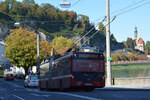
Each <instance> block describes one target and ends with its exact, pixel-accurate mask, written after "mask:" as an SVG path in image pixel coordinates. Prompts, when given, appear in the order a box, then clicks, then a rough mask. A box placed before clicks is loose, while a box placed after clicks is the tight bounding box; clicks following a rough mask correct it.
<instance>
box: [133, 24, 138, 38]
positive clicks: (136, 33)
mask: <svg viewBox="0 0 150 100" xmlns="http://www.w3.org/2000/svg"><path fill="white" fill-rule="evenodd" d="M137 37H138V31H137V27H136V26H135V30H134V39H135V40H137Z"/></svg>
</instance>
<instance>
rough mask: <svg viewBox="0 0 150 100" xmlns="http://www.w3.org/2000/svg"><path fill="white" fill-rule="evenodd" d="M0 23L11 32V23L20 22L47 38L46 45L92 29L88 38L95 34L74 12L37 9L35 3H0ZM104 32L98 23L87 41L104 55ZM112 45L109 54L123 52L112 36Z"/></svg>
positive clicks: (47, 6)
mask: <svg viewBox="0 0 150 100" xmlns="http://www.w3.org/2000/svg"><path fill="white" fill-rule="evenodd" d="M0 22H1V23H2V24H3V26H5V27H6V26H7V27H8V28H14V23H15V22H20V23H21V26H22V27H26V28H27V27H28V26H29V27H32V28H33V29H35V30H38V31H40V32H43V33H44V34H46V36H47V40H48V41H52V39H54V38H55V37H57V36H63V37H67V38H70V39H72V38H73V37H75V36H78V37H82V36H83V35H84V34H86V33H87V32H89V31H90V30H91V29H92V28H93V30H92V31H91V32H90V33H89V34H88V36H87V37H90V36H91V35H92V34H94V32H96V31H97V29H96V28H94V27H95V26H94V25H93V24H92V23H90V21H89V17H88V16H86V15H82V14H77V13H76V12H73V11H61V10H60V9H58V8H56V7H54V6H53V5H51V4H47V3H46V4H41V5H38V4H36V3H35V2H34V0H23V1H22V2H19V1H16V0H5V1H2V2H1V3H0ZM105 32H106V31H105V27H104V25H103V24H102V23H100V25H99V31H98V33H97V34H96V35H95V36H93V37H92V38H91V39H90V42H89V45H90V46H96V47H98V48H100V49H101V51H105V48H106V43H105V42H106V41H105ZM8 33H9V32H8ZM111 45H112V46H111V49H112V50H115V49H119V48H123V44H121V43H118V42H117V41H116V39H115V37H114V36H113V34H112V35H111Z"/></svg>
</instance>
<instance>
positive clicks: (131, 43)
mask: <svg viewBox="0 0 150 100" xmlns="http://www.w3.org/2000/svg"><path fill="white" fill-rule="evenodd" d="M125 47H126V49H127V50H134V47H135V43H134V40H132V38H128V39H127V41H126V43H125Z"/></svg>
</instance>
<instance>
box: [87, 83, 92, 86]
mask: <svg viewBox="0 0 150 100" xmlns="http://www.w3.org/2000/svg"><path fill="white" fill-rule="evenodd" d="M92 85H93V84H91V83H85V86H92Z"/></svg>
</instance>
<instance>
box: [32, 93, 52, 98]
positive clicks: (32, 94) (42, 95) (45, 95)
mask: <svg viewBox="0 0 150 100" xmlns="http://www.w3.org/2000/svg"><path fill="white" fill-rule="evenodd" d="M31 95H33V96H37V97H39V96H43V97H49V96H51V95H39V94H33V93H32V94H31Z"/></svg>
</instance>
